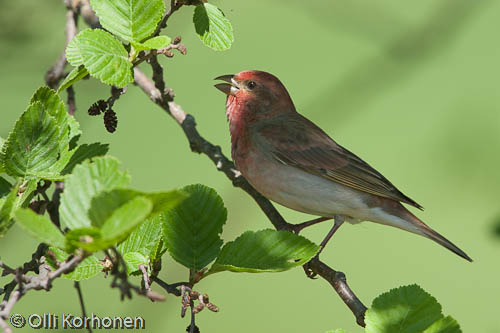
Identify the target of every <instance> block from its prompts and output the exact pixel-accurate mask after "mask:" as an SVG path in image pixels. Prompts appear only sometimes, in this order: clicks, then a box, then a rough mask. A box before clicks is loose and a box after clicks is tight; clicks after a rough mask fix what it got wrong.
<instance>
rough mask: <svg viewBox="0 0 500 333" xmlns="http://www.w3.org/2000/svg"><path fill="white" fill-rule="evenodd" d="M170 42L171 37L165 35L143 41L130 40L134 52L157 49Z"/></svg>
mask: <svg viewBox="0 0 500 333" xmlns="http://www.w3.org/2000/svg"><path fill="white" fill-rule="evenodd" d="M171 42H172V39H171V38H170V37H167V36H156V37H153V38H151V39H148V40H147V41H145V42H144V43H136V42H130V43H131V44H132V46H133V47H134V49H135V51H136V52H140V51H145V50H159V49H162V48H164V47H167V46H168V45H169V44H170V43H171Z"/></svg>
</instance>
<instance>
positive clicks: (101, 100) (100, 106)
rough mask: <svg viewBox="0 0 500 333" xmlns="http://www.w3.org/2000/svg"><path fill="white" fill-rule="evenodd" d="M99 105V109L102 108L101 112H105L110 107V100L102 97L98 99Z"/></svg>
mask: <svg viewBox="0 0 500 333" xmlns="http://www.w3.org/2000/svg"><path fill="white" fill-rule="evenodd" d="M97 106H98V107H99V110H101V112H104V111H106V109H107V107H108V102H106V101H105V100H103V99H100V100H98V101H97Z"/></svg>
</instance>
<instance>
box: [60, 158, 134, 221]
mask: <svg viewBox="0 0 500 333" xmlns="http://www.w3.org/2000/svg"><path fill="white" fill-rule="evenodd" d="M119 167H120V163H119V162H118V160H116V159H115V158H112V157H97V158H94V159H93V161H92V162H91V161H88V160H87V161H86V162H83V163H82V164H79V165H77V166H76V167H75V168H74V170H73V173H72V174H71V175H68V176H67V178H66V181H65V188H64V192H63V194H62V195H61V207H60V209H59V213H60V217H61V223H62V224H63V225H64V226H67V227H68V228H70V229H75V228H83V227H90V226H91V225H92V223H91V220H90V218H89V216H88V211H89V209H90V206H91V201H92V198H93V197H94V196H96V195H98V194H99V193H101V192H103V191H110V190H113V189H115V188H118V187H124V186H126V185H128V183H129V182H130V177H129V176H128V174H127V173H126V172H123V171H120V169H119Z"/></svg>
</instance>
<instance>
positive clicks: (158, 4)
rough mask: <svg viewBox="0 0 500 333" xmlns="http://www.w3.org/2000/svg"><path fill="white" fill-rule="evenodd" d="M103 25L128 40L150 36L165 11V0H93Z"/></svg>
mask: <svg viewBox="0 0 500 333" xmlns="http://www.w3.org/2000/svg"><path fill="white" fill-rule="evenodd" d="M90 5H91V6H92V9H93V10H94V11H95V12H96V14H97V16H98V17H99V21H100V23H101V25H102V26H103V27H104V28H105V29H106V30H108V31H109V32H111V33H113V34H115V35H117V36H119V37H121V38H123V39H124V40H126V41H129V42H131V41H136V42H140V41H142V40H143V39H144V38H146V37H148V36H150V35H151V34H152V33H153V32H154V31H155V29H156V26H157V25H158V23H159V22H160V20H161V18H162V16H163V13H164V12H165V4H164V3H163V0H113V1H109V0H91V1H90Z"/></svg>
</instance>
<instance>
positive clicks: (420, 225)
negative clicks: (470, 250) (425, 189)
mask: <svg viewBox="0 0 500 333" xmlns="http://www.w3.org/2000/svg"><path fill="white" fill-rule="evenodd" d="M402 207H403V206H402ZM403 208H404V207H403ZM404 210H405V211H406V212H405V214H404V215H406V216H404V218H405V220H406V221H408V222H410V223H411V224H412V225H413V226H414V227H415V228H416V232H415V231H413V232H415V233H417V234H420V235H422V236H424V237H427V238H429V239H431V240H433V241H435V242H436V243H438V244H440V245H442V246H444V247H445V248H447V249H448V250H450V251H451V252H453V253H455V254H456V255H458V256H460V257H462V258H464V259H465V260H467V261H470V262H472V259H471V257H469V256H468V255H467V254H466V253H465V252H464V251H462V250H461V249H460V248H459V247H458V246H456V245H455V244H453V243H452V242H450V241H449V240H448V239H446V238H445V237H444V236H443V235H441V234H439V233H438V232H436V231H435V230H433V229H432V228H431V227H429V226H428V225H427V224H425V223H424V222H422V220H420V219H419V218H418V217H416V216H415V215H413V214H412V213H411V212H410V211H409V210H407V209H406V208H404Z"/></svg>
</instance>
